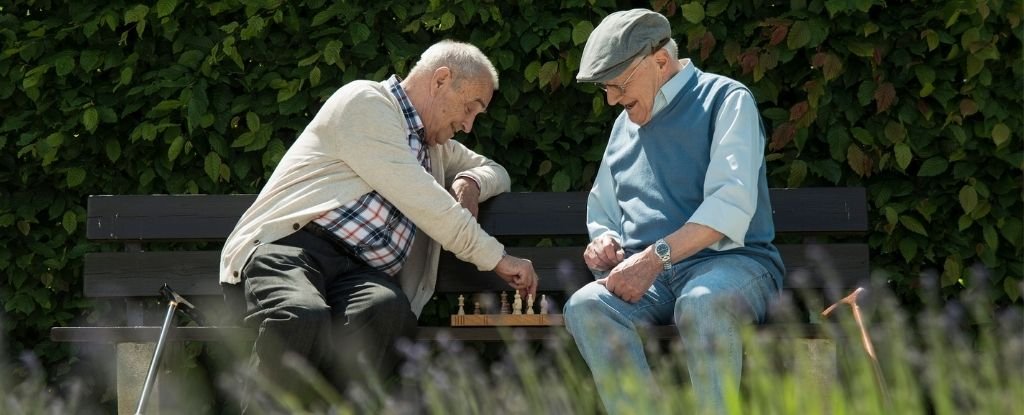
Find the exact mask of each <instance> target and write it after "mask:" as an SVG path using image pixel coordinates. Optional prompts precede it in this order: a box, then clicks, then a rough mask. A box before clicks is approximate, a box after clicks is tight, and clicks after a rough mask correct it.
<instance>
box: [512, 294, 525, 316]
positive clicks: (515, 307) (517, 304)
mask: <svg viewBox="0 0 1024 415" xmlns="http://www.w3.org/2000/svg"><path fill="white" fill-rule="evenodd" d="M513 298H514V299H513V300H512V314H523V297H521V296H520V295H519V291H516V295H515V297H513Z"/></svg>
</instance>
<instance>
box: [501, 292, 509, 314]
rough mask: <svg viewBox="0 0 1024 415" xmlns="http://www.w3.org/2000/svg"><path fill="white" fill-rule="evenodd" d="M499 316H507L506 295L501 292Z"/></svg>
mask: <svg viewBox="0 0 1024 415" xmlns="http://www.w3.org/2000/svg"><path fill="white" fill-rule="evenodd" d="M501 314H508V295H506V294H505V292H504V291H502V292H501Z"/></svg>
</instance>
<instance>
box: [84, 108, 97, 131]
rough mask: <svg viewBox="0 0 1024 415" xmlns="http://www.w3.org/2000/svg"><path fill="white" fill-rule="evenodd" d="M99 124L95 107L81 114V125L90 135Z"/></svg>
mask: <svg viewBox="0 0 1024 415" xmlns="http://www.w3.org/2000/svg"><path fill="white" fill-rule="evenodd" d="M99 123H100V113H99V112H97V111H96V107H89V108H86V109H85V112H83V113H82V125H83V126H85V129H86V130H87V131H89V132H90V133H92V132H95V131H96V126H97V125H99Z"/></svg>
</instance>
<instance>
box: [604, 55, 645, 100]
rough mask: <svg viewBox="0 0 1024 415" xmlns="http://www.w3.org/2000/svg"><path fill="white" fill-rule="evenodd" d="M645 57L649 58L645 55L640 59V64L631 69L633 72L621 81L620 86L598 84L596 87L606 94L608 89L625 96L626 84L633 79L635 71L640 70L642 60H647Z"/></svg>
mask: <svg viewBox="0 0 1024 415" xmlns="http://www.w3.org/2000/svg"><path fill="white" fill-rule="evenodd" d="M647 56H651V55H646V56H644V57H643V58H640V63H638V64H637V65H636V66H635V67H634V68H633V71H632V72H630V73H629V76H627V77H626V80H625V81H622V84H620V85H613V84H599V85H598V87H599V88H601V90H602V91H604V92H605V93H608V90H609V89H615V92H618V93H619V95H625V94H626V84H628V83H629V81H630V80H632V79H633V75H636V70H637V69H640V65H643V63H644V59H647Z"/></svg>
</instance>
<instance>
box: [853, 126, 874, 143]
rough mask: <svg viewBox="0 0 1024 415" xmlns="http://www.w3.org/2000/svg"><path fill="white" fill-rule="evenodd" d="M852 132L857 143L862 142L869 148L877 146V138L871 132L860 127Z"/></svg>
mask: <svg viewBox="0 0 1024 415" xmlns="http://www.w3.org/2000/svg"><path fill="white" fill-rule="evenodd" d="M850 131H851V132H852V133H853V138H856V139H857V141H860V142H861V143H862V144H864V145H869V146H870V145H873V144H875V136H874V134H872V133H871V131H868V130H865V129H863V128H860V127H854V128H853V129H851V130H850Z"/></svg>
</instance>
